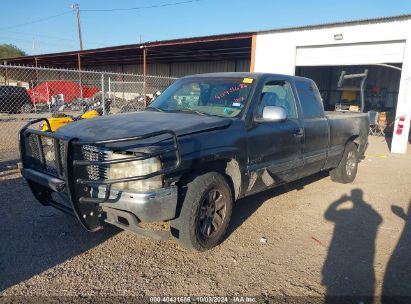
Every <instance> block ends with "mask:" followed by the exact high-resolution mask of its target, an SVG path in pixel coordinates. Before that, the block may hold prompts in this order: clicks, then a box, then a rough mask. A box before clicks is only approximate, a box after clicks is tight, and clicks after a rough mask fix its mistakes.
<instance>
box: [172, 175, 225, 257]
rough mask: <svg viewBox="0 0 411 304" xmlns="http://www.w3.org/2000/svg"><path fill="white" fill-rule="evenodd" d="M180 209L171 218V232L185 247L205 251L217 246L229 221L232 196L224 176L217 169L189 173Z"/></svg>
mask: <svg viewBox="0 0 411 304" xmlns="http://www.w3.org/2000/svg"><path fill="white" fill-rule="evenodd" d="M180 190H181V192H182V195H183V197H182V205H181V211H180V214H179V216H178V218H177V219H175V220H172V221H171V233H172V235H173V236H174V237H175V238H176V240H177V242H178V243H179V244H180V245H182V246H183V247H185V248H187V249H190V250H195V251H205V250H207V249H210V248H212V247H214V246H216V245H218V244H219V243H220V242H221V241H222V240H223V238H224V235H225V233H226V230H227V227H228V224H229V222H230V217H231V211H232V205H233V197H232V193H231V188H230V186H229V185H228V183H227V181H226V179H225V178H224V176H222V175H221V174H219V173H217V172H208V173H205V174H202V175H197V174H193V175H191V176H189V177H188V178H187V179H186V180H185V181H184V182H183V183H182V186H181V188H180Z"/></svg>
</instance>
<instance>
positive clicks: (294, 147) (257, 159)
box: [247, 78, 304, 192]
mask: <svg viewBox="0 0 411 304" xmlns="http://www.w3.org/2000/svg"><path fill="white" fill-rule="evenodd" d="M257 94H258V99H257V100H256V99H254V112H253V118H252V119H253V123H252V126H253V127H252V128H250V129H249V130H248V134H247V150H248V151H247V152H248V158H249V159H248V169H249V170H248V171H249V180H250V182H249V189H248V192H257V191H261V190H263V189H265V188H268V187H271V186H274V185H277V184H281V183H284V182H288V181H291V180H294V179H295V178H296V174H298V171H299V170H300V169H301V168H302V166H303V160H302V147H303V134H304V132H303V129H302V126H301V124H300V121H299V117H298V109H297V104H296V98H295V96H294V93H293V89H292V86H291V83H289V82H288V81H286V80H283V79H281V78H271V79H268V80H267V81H266V82H265V83H264V84H263V86H262V89H261V91H260V93H257ZM265 106H278V107H283V108H284V109H285V110H286V111H287V119H286V120H284V121H277V122H272V121H263V120H262V119H261V118H262V113H263V110H264V107H265Z"/></svg>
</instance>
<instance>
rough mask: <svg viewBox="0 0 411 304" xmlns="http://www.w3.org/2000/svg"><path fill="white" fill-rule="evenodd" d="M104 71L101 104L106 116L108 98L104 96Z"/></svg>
mask: <svg viewBox="0 0 411 304" xmlns="http://www.w3.org/2000/svg"><path fill="white" fill-rule="evenodd" d="M104 91H105V90H104V73H102V74H101V104H102V106H103V116H105V115H106V114H107V113H106V98H105V96H104Z"/></svg>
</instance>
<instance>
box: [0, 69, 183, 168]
mask: <svg viewBox="0 0 411 304" xmlns="http://www.w3.org/2000/svg"><path fill="white" fill-rule="evenodd" d="M174 80H175V78H170V77H163V76H144V75H139V74H123V73H113V72H96V71H87V70H81V71H80V70H69V69H56V68H44V67H27V66H11V65H0V127H1V132H0V134H1V135H0V163H1V162H4V161H9V160H13V159H17V158H18V157H19V156H18V131H19V130H20V128H21V127H22V126H23V125H24V124H25V123H27V122H28V121H29V120H32V119H35V118H39V117H52V116H62V115H69V116H72V117H78V116H80V115H82V114H83V113H84V112H86V111H88V110H90V109H95V110H97V111H98V112H99V113H100V115H110V114H116V113H125V112H133V111H140V110H142V109H144V106H145V103H149V102H150V101H151V100H152V99H153V98H155V96H156V93H157V92H158V91H159V92H162V91H163V90H164V89H165V88H167V87H168V86H169V85H170V84H171V83H173V82H174Z"/></svg>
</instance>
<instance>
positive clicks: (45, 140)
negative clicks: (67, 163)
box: [28, 134, 66, 176]
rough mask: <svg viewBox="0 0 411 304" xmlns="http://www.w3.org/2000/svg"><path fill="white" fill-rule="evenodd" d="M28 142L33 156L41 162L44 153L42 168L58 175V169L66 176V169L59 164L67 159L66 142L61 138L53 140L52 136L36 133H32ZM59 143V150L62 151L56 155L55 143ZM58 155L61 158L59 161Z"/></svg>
mask: <svg viewBox="0 0 411 304" xmlns="http://www.w3.org/2000/svg"><path fill="white" fill-rule="evenodd" d="M28 143H29V146H30V151H31V153H30V154H31V157H33V158H34V159H35V160H36V161H38V163H39V164H41V163H42V162H41V155H43V160H44V163H43V164H42V169H43V170H45V171H47V173H49V174H51V175H54V176H58V175H59V174H58V171H59V170H60V172H61V173H62V175H63V176H64V171H65V170H63V168H62V167H60V168H58V166H59V164H60V166H62V165H61V164H64V159H65V157H66V156H65V149H64V143H63V142H62V141H60V140H56V141H55V140H53V139H52V138H49V137H46V136H37V135H35V134H30V135H29V137H28ZM56 143H57V144H58V145H59V147H58V150H59V151H60V152H59V153H58V154H59V155H57V156H56V153H55V149H54V145H55V144H56ZM56 157H58V158H59V162H58V161H57V159H56Z"/></svg>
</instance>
